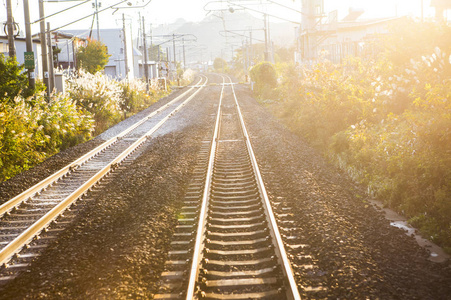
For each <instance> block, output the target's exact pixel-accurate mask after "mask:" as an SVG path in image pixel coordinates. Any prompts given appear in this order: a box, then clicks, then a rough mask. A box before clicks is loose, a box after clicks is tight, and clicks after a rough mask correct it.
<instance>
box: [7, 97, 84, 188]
mask: <svg viewBox="0 0 451 300" xmlns="http://www.w3.org/2000/svg"><path fill="white" fill-rule="evenodd" d="M92 129H93V121H92V119H91V118H90V117H89V116H85V115H83V114H82V113H81V112H80V111H78V110H77V107H76V105H75V103H74V102H73V101H72V100H70V98H69V97H67V96H63V95H56V96H54V97H53V98H52V99H51V100H50V102H47V100H46V97H45V95H44V93H42V92H41V93H40V94H37V95H36V97H35V99H34V104H33V105H31V104H30V101H27V100H26V99H24V98H22V97H21V96H17V97H16V98H14V104H10V103H0V181H3V180H5V179H8V178H10V177H12V176H13V175H15V174H17V173H18V172H21V171H24V170H27V169H29V168H30V167H32V166H34V165H35V164H36V163H38V162H41V161H43V160H44V159H45V158H47V157H48V156H50V155H53V154H55V153H57V152H58V151H59V150H60V149H63V148H66V147H69V146H71V145H74V144H76V143H78V142H81V141H85V140H87V139H89V138H90V137H91V132H92Z"/></svg>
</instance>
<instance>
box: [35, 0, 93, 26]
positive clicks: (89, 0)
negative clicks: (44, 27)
mask: <svg viewBox="0 0 451 300" xmlns="http://www.w3.org/2000/svg"><path fill="white" fill-rule="evenodd" d="M39 2H49V3H52V2H56V1H44V0H39ZM68 2H72V1H68ZM86 2H91V0H84V1H83V2H81V3H78V4H75V5H73V6H71V7H68V8H65V9H63V10H60V11H58V12H56V13H53V14H50V15H48V16H45V17H42V18H39V19H37V20H36V21H34V22H32V23H31V24H36V23H38V22H41V21H44V20H45V19H47V18H51V17H53V16H55V15H57V14H59V13H62V12H65V11H68V10H70V9H72V8H75V7H77V6H80V5H82V4H85V3H86Z"/></svg>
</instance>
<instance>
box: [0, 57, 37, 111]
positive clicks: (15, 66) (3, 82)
mask: <svg viewBox="0 0 451 300" xmlns="http://www.w3.org/2000/svg"><path fill="white" fill-rule="evenodd" d="M0 74H1V76H0V102H1V103H9V104H13V103H14V97H16V96H18V95H21V96H23V97H29V96H31V95H33V93H34V91H32V90H31V89H29V87H28V78H27V73H25V72H23V66H22V65H19V63H18V62H17V60H16V59H15V58H11V57H5V56H4V55H3V54H0Z"/></svg>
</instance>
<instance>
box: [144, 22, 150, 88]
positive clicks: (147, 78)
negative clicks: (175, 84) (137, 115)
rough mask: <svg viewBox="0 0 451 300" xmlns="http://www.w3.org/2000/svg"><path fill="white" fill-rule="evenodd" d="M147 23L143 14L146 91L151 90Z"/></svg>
mask: <svg viewBox="0 0 451 300" xmlns="http://www.w3.org/2000/svg"><path fill="white" fill-rule="evenodd" d="M145 28H146V25H145V21H144V16H143V47H144V49H143V52H144V55H143V56H144V78H145V79H146V92H149V69H148V66H147V44H146V30H145Z"/></svg>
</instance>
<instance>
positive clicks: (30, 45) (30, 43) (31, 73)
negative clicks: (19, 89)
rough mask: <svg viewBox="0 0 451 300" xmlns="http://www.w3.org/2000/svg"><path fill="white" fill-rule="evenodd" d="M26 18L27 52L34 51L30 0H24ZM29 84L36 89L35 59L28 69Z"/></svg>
mask: <svg viewBox="0 0 451 300" xmlns="http://www.w3.org/2000/svg"><path fill="white" fill-rule="evenodd" d="M23 8H24V19H25V38H26V44H27V52H33V41H32V40H31V24H30V7H29V5H28V0H23ZM28 86H29V87H30V88H31V89H32V90H34V87H35V78H34V59H33V68H32V69H28Z"/></svg>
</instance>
